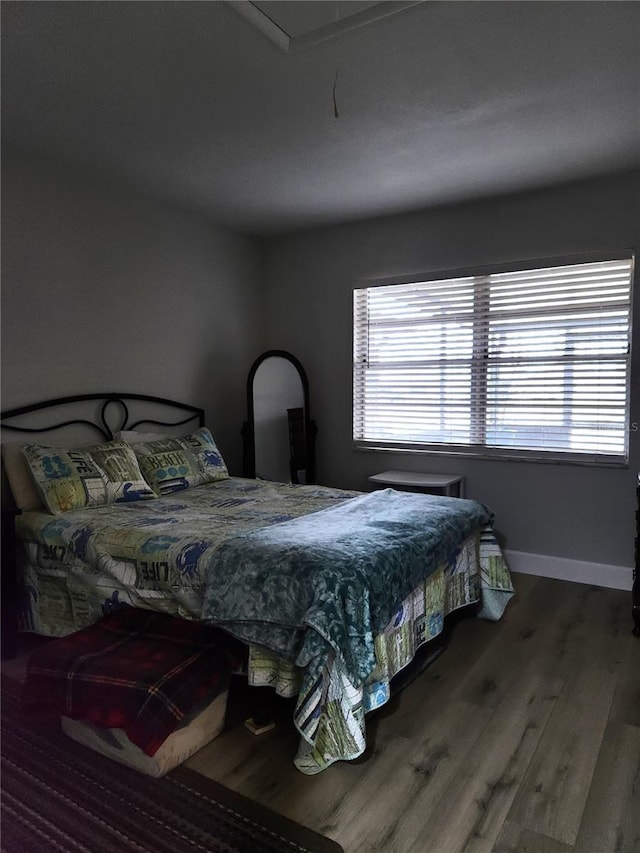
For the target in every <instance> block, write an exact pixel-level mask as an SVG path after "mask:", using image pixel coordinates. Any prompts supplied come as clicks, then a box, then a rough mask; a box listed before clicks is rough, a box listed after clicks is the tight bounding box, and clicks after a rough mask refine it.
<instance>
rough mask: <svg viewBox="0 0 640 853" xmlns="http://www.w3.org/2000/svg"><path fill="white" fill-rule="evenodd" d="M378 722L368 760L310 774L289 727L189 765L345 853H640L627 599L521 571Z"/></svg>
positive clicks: (637, 660)
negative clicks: (506, 599) (504, 597)
mask: <svg viewBox="0 0 640 853" xmlns="http://www.w3.org/2000/svg"><path fill="white" fill-rule="evenodd" d="M514 582H515V585H516V589H517V595H516V597H515V598H514V599H513V601H512V602H511V603H510V605H509V607H508V609H507V612H506V614H505V616H504V618H503V620H502V621H501V622H499V623H492V622H483V621H480V620H476V619H474V620H467V621H464V622H461V623H460V624H458V625H457V626H456V627H455V630H454V632H453V636H452V638H451V642H450V644H449V648H448V649H447V650H446V651H445V652H444V654H443V655H441V656H440V657H439V658H438V659H437V660H436V661H435V663H433V664H432V666H431V667H430V668H429V669H428V670H427V671H426V672H424V673H423V674H422V675H421V676H419V678H418V679H417V680H416V681H414V682H413V683H412V684H411V685H410V686H408V687H407V688H405V690H404V691H403V692H402V693H400V694H399V695H398V696H397V697H396V698H395V699H394V700H393V701H392V702H391V703H389V705H388V706H386V708H385V709H383V711H382V712H380V713H379V714H378V715H377V716H376V717H374V718H372V719H371V721H370V725H369V727H368V731H369V732H370V740H371V742H372V744H373V749H372V754H371V755H370V757H368V758H367V760H364V761H362V760H360V761H359V762H356V763H353V762H352V763H339V764H336V765H334V766H333V767H330V768H329V769H328V770H326V771H325V772H323V773H321V774H319V775H318V776H313V777H308V776H304V775H302V774H301V773H300V772H299V771H297V770H296V769H295V767H294V766H293V764H292V758H293V756H294V754H295V750H296V745H297V736H296V734H295V732H294V731H292V730H291V729H290V728H288V727H286V726H285V727H281V728H279V729H277V730H276V731H273V732H270V733H268V734H264V735H261V736H258V737H256V736H254V735H252V734H251V733H250V732H248V731H247V730H246V729H245V728H244V727H243V726H239V727H237V728H234V729H232V730H230V731H227V732H226V733H225V734H223V735H222V736H221V737H219V738H217V739H216V740H215V741H213V742H212V743H211V744H209V745H208V746H207V747H205V748H204V749H203V750H201V751H200V752H199V753H197V754H196V755H195V756H193V757H192V758H191V759H190V760H189V761H188V762H187V764H188V766H190V767H191V768H193V769H194V770H197V771H199V772H201V773H203V774H205V775H207V776H210V777H212V778H214V779H217V780H218V781H220V782H222V783H223V784H225V785H227V786H228V787H230V788H233V789H235V790H237V791H240V792H242V793H243V794H246V795H247V796H249V797H252V798H253V799H255V800H258V801H259V802H261V803H263V804H265V805H267V806H270V807H271V808H273V809H276V810H277V811H279V812H281V813H283V814H285V815H287V816H289V817H291V818H293V819H294V820H297V821H299V822H300V823H303V824H305V825H307V826H309V827H312V828H313V829H316V830H318V831H320V832H322V833H324V834H325V835H328V836H330V837H331V838H334V839H335V840H336V841H338V842H339V843H340V844H342V846H343V847H344V850H345V853H378V851H379V853H456V851H463V850H464V851H474V853H476V852H477V853H479V852H480V851H495V853H511V851H519V852H521V853H543V851H544V853H570V852H571V851H576V853H578V851H579V853H640V639H639V638H636V637H633V636H632V634H631V627H632V624H631V619H630V594H629V593H628V592H620V591H617V590H609V589H603V588H599V587H590V586H584V585H581V584H573V583H566V582H563V581H554V580H549V579H545V578H534V577H531V576H526V575H516V576H515V578H514Z"/></svg>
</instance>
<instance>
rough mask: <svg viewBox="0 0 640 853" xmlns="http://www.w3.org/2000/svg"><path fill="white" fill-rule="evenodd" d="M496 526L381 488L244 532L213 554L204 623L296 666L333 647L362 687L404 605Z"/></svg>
mask: <svg viewBox="0 0 640 853" xmlns="http://www.w3.org/2000/svg"><path fill="white" fill-rule="evenodd" d="M491 520H492V514H491V512H490V511H489V510H488V509H487V508H486V507H484V506H483V505H482V504H480V503H478V502H477V501H471V500H460V499H457V498H445V497H436V496H432V495H421V494H414V493H408V492H396V491H394V490H393V489H384V490H382V491H377V492H373V493H371V494H366V495H362V496H361V497H358V498H354V499H352V500H350V501H348V502H346V503H343V504H340V505H339V506H335V507H331V508H329V509H325V510H321V511H319V512H315V513H313V514H311V515H308V516H303V517H301V518H296V519H294V520H292V521H288V522H283V523H281V524H278V525H275V526H273V527H268V528H262V529H258V530H253V531H249V532H246V533H241V534H239V535H236V536H233V537H230V538H228V539H226V540H225V541H224V542H222V543H221V545H220V546H219V547H218V549H217V551H216V554H215V559H214V560H213V562H212V567H211V571H210V572H209V573H208V576H207V581H206V588H205V596H204V604H203V609H202V617H203V618H204V619H206V620H211V621H212V622H214V623H216V624H218V625H223V626H224V627H226V628H227V629H228V630H229V631H231V632H232V633H233V634H235V635H236V636H237V637H239V638H240V639H242V640H245V641H247V642H249V643H257V644H259V645H263V646H265V647H267V648H269V649H271V650H272V651H275V652H277V653H278V654H279V655H281V656H282V657H284V658H285V659H287V660H290V661H295V663H296V664H297V665H298V666H300V667H307V666H309V665H313V666H314V668H316V667H318V668H320V667H321V666H322V665H323V663H324V660H325V659H326V656H327V654H328V653H329V652H330V650H331V649H333V651H334V652H335V653H336V655H337V656H338V659H339V660H340V662H341V664H342V666H343V668H344V671H345V672H346V673H347V675H348V676H349V678H350V679H351V681H352V682H353V683H354V684H358V683H360V682H362V681H364V680H365V679H366V678H367V676H368V675H369V674H370V673H371V671H372V670H373V668H374V666H375V663H376V658H375V649H374V637H375V635H376V634H378V633H379V632H380V631H382V630H383V629H384V627H385V626H386V625H387V623H388V622H389V619H390V616H391V614H393V612H394V611H395V610H396V609H397V607H398V606H399V604H400V603H401V602H402V601H403V599H405V598H406V596H407V595H409V593H410V592H411V591H412V590H413V589H414V588H415V587H417V586H418V585H419V584H420V583H421V582H424V580H425V578H427V577H428V576H429V575H430V574H431V573H432V572H433V571H435V570H436V569H437V567H438V566H439V565H440V564H441V563H442V562H443V561H446V560H449V559H450V558H451V557H452V555H454V554H455V552H456V551H457V550H459V549H460V547H461V545H462V543H463V542H464V541H465V539H467V537H469V536H470V535H471V533H473V532H474V531H476V530H477V529H478V528H480V527H483V526H485V525H486V524H489V523H490V522H491Z"/></svg>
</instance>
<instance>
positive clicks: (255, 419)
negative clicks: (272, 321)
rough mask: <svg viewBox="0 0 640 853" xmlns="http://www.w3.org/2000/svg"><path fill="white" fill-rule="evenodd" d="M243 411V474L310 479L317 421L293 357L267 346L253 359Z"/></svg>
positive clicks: (295, 480) (297, 480)
mask: <svg viewBox="0 0 640 853" xmlns="http://www.w3.org/2000/svg"><path fill="white" fill-rule="evenodd" d="M247 412H248V420H247V421H246V422H245V424H244V425H243V429H242V435H243V440H244V464H243V469H244V470H243V473H244V476H245V477H260V478H261V479H264V480H274V481H275V482H279V483H289V482H291V483H313V482H314V481H315V453H314V447H315V433H316V425H315V423H314V422H313V421H312V420H311V419H310V414H309V383H308V381H307V374H306V373H305V371H304V368H303V366H302V365H301V364H300V362H299V361H298V359H297V358H296V357H295V356H293V355H291V353H289V352H285V351H284V350H269V351H268V352H265V353H263V354H262V355H261V356H259V357H258V358H257V359H256V360H255V361H254V363H253V365H252V366H251V370H250V371H249V376H248V379H247Z"/></svg>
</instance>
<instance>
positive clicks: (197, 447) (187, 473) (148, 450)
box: [132, 427, 229, 495]
mask: <svg viewBox="0 0 640 853" xmlns="http://www.w3.org/2000/svg"><path fill="white" fill-rule="evenodd" d="M132 449H133V450H134V451H135V454H136V456H137V457H138V461H139V462H140V468H141V470H142V473H143V475H144V478H145V480H146V481H147V483H149V485H150V486H151V488H152V489H153V490H154V492H156V494H158V495H169V494H171V493H172V492H179V491H181V490H182V489H188V488H190V487H191V486H199V485H201V484H202V483H214V482H215V481H216V480H227V479H228V478H229V472H228V471H227V466H226V465H225V464H224V460H223V458H222V456H221V455H220V451H219V450H218V448H217V447H216V444H215V442H214V440H213V437H212V436H211V433H210V432H209V430H208V429H206V428H205V427H202V429H199V430H196V432H194V433H192V434H191V435H185V436H183V437H182V438H170V437H169V438H163V439H160V440H158V441H150V442H142V443H141V444H135V445H134V446H133V448H132Z"/></svg>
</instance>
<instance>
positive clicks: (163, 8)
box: [0, 0, 640, 233]
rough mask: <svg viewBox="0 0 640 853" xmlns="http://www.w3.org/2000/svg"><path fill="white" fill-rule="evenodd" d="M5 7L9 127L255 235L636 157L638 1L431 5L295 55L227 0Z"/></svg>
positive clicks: (35, 144)
mask: <svg viewBox="0 0 640 853" xmlns="http://www.w3.org/2000/svg"><path fill="white" fill-rule="evenodd" d="M262 5H263V6H264V7H272V6H273V5H274V4H272V3H268V2H264V3H262ZM275 5H278V4H275ZM307 5H308V6H309V10H308V11H309V12H310V13H311V12H313V13H314V14H316V13H321V15H320V18H319V19H318V20H319V23H318V22H317V21H316V19H315V18H314V19H313V20H311V19H309V20H308V21H307V23H306V24H305V22H304V18H303V20H302V21H301V20H300V17H299V14H298V13H299V12H300V11H301V10H302V11H304V7H306V6H307ZM348 5H349V4H346V3H332V2H327V3H324V4H317V3H309V4H308V3H307V2H306V0H303V2H299V3H295V2H294V3H290V2H287V3H283V9H282V12H283V14H282V18H283V20H284V18H285V17H286V15H289V16H290V15H291V13H295V14H294V17H293V18H291V17H289V18H287V20H288V23H287V26H288V27H290V28H291V30H292V31H291V35H292V36H294V37H302V36H304V33H305V32H309V30H317V28H318V27H322V26H324V25H325V22H326V19H327V11H328V12H330V13H331V15H330V16H329V17H331V18H333V19H334V20H335V19H336V18H338V19H341V18H342V19H344V18H345V17H346V11H348V10H345V8H344V7H348ZM364 5H370V4H364ZM380 5H387V4H380ZM325 6H326V7H327V10H325V9H324V8H320V7H325ZM362 6H363V4H360V3H356V4H354V17H355V15H356V14H358V13H359V14H366V10H365V11H364V13H363V12H362V9H361V8H358V9H357V12H356V11H355V7H362ZM0 11H1V14H2V66H3V67H2V72H3V75H2V130H3V138H4V141H5V143H10V144H11V145H13V146H16V147H20V148H24V149H27V150H30V151H36V152H37V151H42V152H43V153H45V154H46V155H47V156H49V157H52V158H59V159H60V160H64V161H65V162H66V163H72V164H75V165H76V166H77V167H78V168H82V169H90V170H96V171H99V172H100V173H101V174H102V175H103V176H106V177H108V178H110V179H112V180H117V181H122V182H127V183H130V184H133V185H135V186H136V187H138V188H139V189H141V190H143V191H145V192H149V193H153V194H154V195H157V196H160V197H165V198H167V199H169V200H170V201H172V202H174V203H178V204H181V205H185V206H189V207H192V208H195V209H197V210H200V211H203V212H205V213H207V214H208V215H210V216H211V217H212V218H213V219H215V220H216V221H218V222H221V223H225V224H227V225H229V226H230V227H233V228H237V229H240V230H244V231H248V232H253V233H272V232H275V231H284V230H291V229H297V228H301V227H308V226H315V225H320V224H325V223H331V222H340V221H345V220H350V219H355V218H361V217H369V216H376V215H381V214H386V213H395V212H400V211H407V210H414V209H418V208H423V207H429V206H433V205H439V204H443V203H449V202H454V201H461V200H465V199H471V198H477V197H481V196H487V195H491V194H497V193H504V192H514V191H519V190H524V189H529V188H532V187H536V186H545V185H552V184H556V183H560V182H565V181H571V180H576V179H581V178H583V177H588V176H591V175H601V174H607V173H611V172H614V171H620V170H626V169H637V168H639V167H640V50H638V44H639V43H640V4H638V3H636V2H531V3H530V2H495V3H494V2H474V0H472V2H433V3H432V2H424V3H419V4H417V5H411V6H410V7H408V8H404V9H403V10H402V11H399V12H398V13H397V14H393V15H390V16H387V17H384V18H382V19H380V20H377V21H375V22H373V23H370V24H368V25H367V26H363V27H359V28H357V29H351V30H348V31H346V32H342V33H341V34H340V35H338V36H336V37H334V38H331V39H328V40H326V41H322V42H319V43H317V44H312V45H309V46H308V47H306V49H304V50H297V51H294V52H289V53H284V52H283V51H282V50H280V49H279V48H278V47H276V45H275V44H273V42H272V41H270V40H269V39H268V38H267V37H265V35H264V34H263V33H262V32H260V31H259V30H258V29H256V28H255V27H254V26H252V25H251V24H250V23H249V22H248V21H247V20H245V19H244V18H243V17H242V16H241V15H239V14H237V12H236V10H235V9H234V8H232V6H230V5H228V4H227V3H223V2H177V3H167V2H154V0H148V2H116V3H95V2H73V3H68V2H57V0H50V2H17V3H16V2H11V0H4V2H3V3H2V4H1V6H0ZM272 11H273V10H272ZM294 20H295V21H296V23H295V24H294V23H292V21H294ZM305 27H306V29H305ZM294 28H298V29H295V31H294ZM337 72H338V77H337V82H336V73H337ZM334 83H335V84H336V85H335V105H334V99H333V87H334ZM335 107H337V111H338V118H336V117H335Z"/></svg>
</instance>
